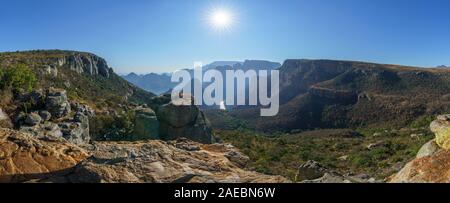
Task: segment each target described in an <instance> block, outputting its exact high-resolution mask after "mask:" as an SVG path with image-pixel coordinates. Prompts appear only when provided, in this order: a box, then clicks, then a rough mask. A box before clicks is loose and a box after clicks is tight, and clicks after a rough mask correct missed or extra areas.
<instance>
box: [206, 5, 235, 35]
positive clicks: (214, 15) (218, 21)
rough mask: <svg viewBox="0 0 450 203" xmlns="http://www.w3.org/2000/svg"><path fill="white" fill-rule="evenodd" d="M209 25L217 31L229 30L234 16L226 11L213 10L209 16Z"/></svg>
mask: <svg viewBox="0 0 450 203" xmlns="http://www.w3.org/2000/svg"><path fill="white" fill-rule="evenodd" d="M208 18H209V23H210V24H211V26H212V27H213V28H214V29H215V30H217V31H225V30H229V29H230V28H231V26H232V25H233V23H234V20H235V19H234V15H233V13H232V12H230V11H229V10H226V9H214V10H212V11H211V12H210V14H209V17H208Z"/></svg>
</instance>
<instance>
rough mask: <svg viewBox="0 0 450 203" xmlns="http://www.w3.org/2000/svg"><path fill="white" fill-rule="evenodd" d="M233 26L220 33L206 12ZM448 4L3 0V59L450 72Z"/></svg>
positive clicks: (429, 0) (395, 0) (397, 0)
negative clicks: (340, 63)
mask: <svg viewBox="0 0 450 203" xmlns="http://www.w3.org/2000/svg"><path fill="white" fill-rule="evenodd" d="M214 8H224V9H225V10H228V11H229V13H232V14H233V16H234V17H233V19H234V22H232V24H231V26H230V27H229V29H228V30H226V31H217V30H215V29H213V27H212V26H211V24H210V23H209V21H208V13H210V12H211V11H212V10H213V9H214ZM449 9H450V1H448V0H218V1H212V0H127V1H125V0H0V51H16V50H30V49H69V50H80V51H88V52H93V53H96V54H98V55H100V56H102V57H104V58H106V59H107V60H108V62H109V64H110V65H111V66H112V67H114V69H115V70H116V72H119V73H126V72H132V71H134V72H139V73H144V72H166V71H173V70H176V69H179V68H186V67H191V66H192V64H193V62H194V61H202V62H204V63H208V62H211V61H215V60H244V59H266V60H272V61H278V62H283V61H284V60H285V59H288V58H312V59H319V58H326V59H345V60H363V61H372V62H380V63H395V64H405V65H416V66H437V65H442V64H444V65H450V10H449Z"/></svg>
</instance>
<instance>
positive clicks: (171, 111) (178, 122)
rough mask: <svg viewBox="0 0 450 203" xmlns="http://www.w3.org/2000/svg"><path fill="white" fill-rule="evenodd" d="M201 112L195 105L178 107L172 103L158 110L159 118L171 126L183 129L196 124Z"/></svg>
mask: <svg viewBox="0 0 450 203" xmlns="http://www.w3.org/2000/svg"><path fill="white" fill-rule="evenodd" d="M199 111H200V110H199V109H198V107H196V106H194V105H188V106H186V105H176V104H174V103H173V102H170V103H168V104H164V105H162V106H161V107H160V108H159V109H158V118H159V120H160V121H161V122H164V123H167V124H168V125H170V126H173V127H175V128H182V127H185V126H188V125H189V124H193V123H195V121H196V120H197V116H198V114H199Z"/></svg>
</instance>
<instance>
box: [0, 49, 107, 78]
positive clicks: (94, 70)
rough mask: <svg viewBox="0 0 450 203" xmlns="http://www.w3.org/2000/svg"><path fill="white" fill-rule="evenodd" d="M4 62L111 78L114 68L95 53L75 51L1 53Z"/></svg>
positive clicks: (0, 56)
mask: <svg viewBox="0 0 450 203" xmlns="http://www.w3.org/2000/svg"><path fill="white" fill-rule="evenodd" d="M0 58H1V59H2V63H3V64H16V63H23V62H25V63H27V64H33V65H41V66H46V68H49V69H55V68H56V69H58V68H69V69H70V70H73V71H75V72H77V73H86V74H88V75H100V76H103V77H106V78H109V76H110V73H112V72H113V71H112V68H110V67H109V66H108V64H107V63H106V61H105V59H103V58H100V57H98V56H97V55H95V54H91V53H84V52H74V51H58V50H54V51H29V52H18V53H13V52H10V53H0Z"/></svg>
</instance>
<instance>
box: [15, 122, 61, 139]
mask: <svg viewBox="0 0 450 203" xmlns="http://www.w3.org/2000/svg"><path fill="white" fill-rule="evenodd" d="M19 131H20V132H24V133H28V134H30V135H33V136H35V137H37V138H49V139H53V138H62V132H61V129H60V128H59V126H58V125H57V124H55V123H51V122H46V123H43V124H38V125H35V126H21V127H20V129H19Z"/></svg>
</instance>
